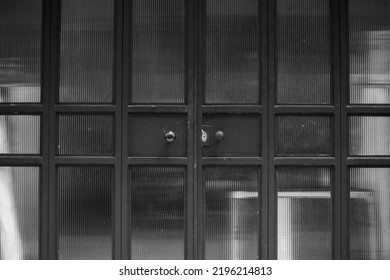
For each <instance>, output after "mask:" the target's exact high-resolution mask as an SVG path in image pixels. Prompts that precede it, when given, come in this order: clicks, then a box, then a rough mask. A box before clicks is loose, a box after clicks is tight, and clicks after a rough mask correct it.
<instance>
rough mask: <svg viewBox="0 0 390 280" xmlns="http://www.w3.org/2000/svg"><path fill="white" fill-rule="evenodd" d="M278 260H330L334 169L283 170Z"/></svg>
mask: <svg viewBox="0 0 390 280" xmlns="http://www.w3.org/2000/svg"><path fill="white" fill-rule="evenodd" d="M276 184H277V188H278V259H287V260H296V259H311V260H313V259H331V249H332V240H331V236H332V218H331V217H332V210H331V209H332V208H331V207H332V201H331V188H332V186H333V176H332V170H331V169H330V168H325V167H324V168H315V167H307V168H306V167H280V168H277V170H276Z"/></svg>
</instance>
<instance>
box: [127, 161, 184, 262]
mask: <svg viewBox="0 0 390 280" xmlns="http://www.w3.org/2000/svg"><path fill="white" fill-rule="evenodd" d="M185 184H186V170H185V168H184V167H160V166H137V167H132V168H131V169H130V177H129V185H128V187H129V188H130V193H131V258H132V259H152V260H157V259H173V260H175V259H176V260H177V259H184V187H185Z"/></svg>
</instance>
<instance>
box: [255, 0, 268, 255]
mask: <svg viewBox="0 0 390 280" xmlns="http://www.w3.org/2000/svg"><path fill="white" fill-rule="evenodd" d="M267 8H268V3H267V1H261V3H260V5H258V17H259V25H260V28H259V32H260V34H259V40H260V44H259V50H258V52H259V54H258V55H259V58H260V64H259V81H260V87H259V89H260V92H259V94H260V100H261V105H262V108H263V110H262V115H261V126H262V127H261V131H262V139H261V142H262V143H261V145H262V147H261V157H262V159H263V162H264V164H263V165H262V166H261V180H260V182H261V188H260V189H259V194H260V195H259V198H260V199H259V204H260V205H259V210H260V211H259V219H260V222H259V231H258V234H259V236H258V240H259V243H258V244H259V251H258V252H259V253H258V254H259V255H258V256H259V259H263V260H266V259H268V256H269V252H268V216H269V212H268V210H269V209H268V198H269V194H268V182H269V179H268V165H269V164H268V162H269V157H270V155H269V153H270V150H269V149H268V137H269V136H268V131H269V126H270V124H269V121H268V117H269V116H268V98H269V95H268V36H267V30H268V10H267Z"/></svg>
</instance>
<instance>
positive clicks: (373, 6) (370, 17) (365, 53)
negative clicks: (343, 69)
mask: <svg viewBox="0 0 390 280" xmlns="http://www.w3.org/2000/svg"><path fill="white" fill-rule="evenodd" d="M389 11H390V2H389V1H388V0H354V1H349V48H350V49H349V56H350V103H352V104H364V103H366V104H367V103H371V104H390V17H389Z"/></svg>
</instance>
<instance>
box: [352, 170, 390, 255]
mask: <svg viewBox="0 0 390 280" xmlns="http://www.w3.org/2000/svg"><path fill="white" fill-rule="evenodd" d="M349 176H350V186H349V189H350V202H349V205H350V206H349V209H350V210H349V211H350V212H349V217H350V221H349V226H350V258H351V259H390V188H389V182H390V168H351V169H350V174H349Z"/></svg>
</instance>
